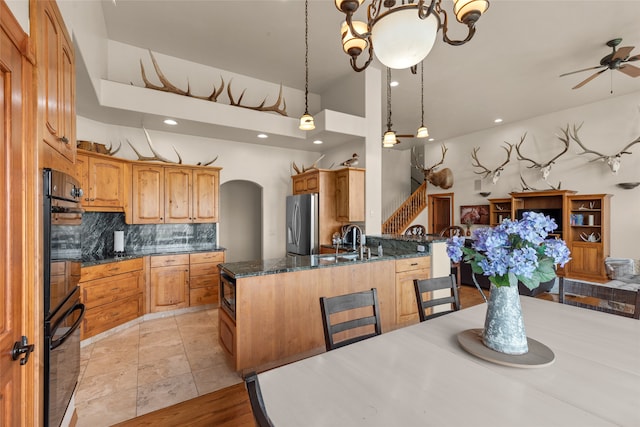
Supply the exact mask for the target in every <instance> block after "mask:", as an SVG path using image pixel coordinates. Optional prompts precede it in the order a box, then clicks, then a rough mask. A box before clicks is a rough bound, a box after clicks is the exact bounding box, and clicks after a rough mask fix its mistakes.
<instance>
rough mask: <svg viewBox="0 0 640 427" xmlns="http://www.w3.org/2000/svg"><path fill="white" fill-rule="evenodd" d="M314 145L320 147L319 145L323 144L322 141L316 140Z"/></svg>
mask: <svg viewBox="0 0 640 427" xmlns="http://www.w3.org/2000/svg"><path fill="white" fill-rule="evenodd" d="M313 143H314V144H318V145H319V144H322V141H321V140H319V139H316V140H315V141H313Z"/></svg>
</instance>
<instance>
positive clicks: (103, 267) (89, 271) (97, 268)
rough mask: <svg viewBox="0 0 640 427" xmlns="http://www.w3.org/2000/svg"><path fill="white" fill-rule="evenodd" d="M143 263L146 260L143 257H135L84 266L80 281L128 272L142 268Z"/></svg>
mask: <svg viewBox="0 0 640 427" xmlns="http://www.w3.org/2000/svg"><path fill="white" fill-rule="evenodd" d="M143 264H144V260H143V259H142V258H134V259H128V260H124V261H117V262H110V263H107V264H100V265H92V266H91V267H84V268H82V272H81V275H80V281H81V282H86V281H89V280H94V279H101V278H103V277H112V276H114V275H116V274H121V273H127V272H129V271H137V270H142V268H143Z"/></svg>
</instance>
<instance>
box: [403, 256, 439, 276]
mask: <svg viewBox="0 0 640 427" xmlns="http://www.w3.org/2000/svg"><path fill="white" fill-rule="evenodd" d="M423 268H431V257H430V256H423V257H415V258H404V259H399V260H396V273H399V272H401V271H411V270H420V269H423Z"/></svg>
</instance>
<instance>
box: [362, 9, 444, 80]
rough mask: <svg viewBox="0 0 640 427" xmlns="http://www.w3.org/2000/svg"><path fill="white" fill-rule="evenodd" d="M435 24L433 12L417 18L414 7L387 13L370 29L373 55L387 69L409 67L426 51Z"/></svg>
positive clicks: (433, 33) (423, 56)
mask: <svg viewBox="0 0 640 427" xmlns="http://www.w3.org/2000/svg"><path fill="white" fill-rule="evenodd" d="M438 26H439V21H438V18H437V17H436V15H435V14H431V15H429V16H428V17H427V18H425V19H420V18H419V17H418V12H417V10H416V9H415V8H409V9H403V10H398V11H394V12H392V13H389V14H388V15H386V16H384V17H382V18H381V19H380V20H378V21H376V22H375V24H374V25H373V27H372V28H371V42H372V44H373V49H374V52H375V55H376V57H377V58H378V60H380V62H382V64H384V65H385V66H387V67H389V68H394V69H403V68H409V67H411V66H413V65H415V64H417V63H419V62H420V61H422V60H423V59H424V58H425V57H426V56H427V55H428V54H429V52H430V51H431V49H432V48H433V44H434V42H435V40H436V34H437V32H438Z"/></svg>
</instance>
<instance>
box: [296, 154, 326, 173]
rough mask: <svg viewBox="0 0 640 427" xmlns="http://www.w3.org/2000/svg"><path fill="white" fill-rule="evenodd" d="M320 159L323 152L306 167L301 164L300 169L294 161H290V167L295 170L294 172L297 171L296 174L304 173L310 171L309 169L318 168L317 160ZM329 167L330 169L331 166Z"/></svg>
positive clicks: (322, 156) (322, 157)
mask: <svg viewBox="0 0 640 427" xmlns="http://www.w3.org/2000/svg"><path fill="white" fill-rule="evenodd" d="M322 159H324V154H323V155H321V156H320V157H318V160H316V161H315V162H313V164H312V165H311V166H309V167H308V168H307V167H305V166H304V165H302V169H300V168H299V167H298V165H296V163H295V162H291V167H292V168H293V170H295V171H296V173H297V174H301V173H305V172H308V171H310V170H314V169H318V162H319V161H320V160H322ZM329 169H331V168H329Z"/></svg>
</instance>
